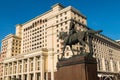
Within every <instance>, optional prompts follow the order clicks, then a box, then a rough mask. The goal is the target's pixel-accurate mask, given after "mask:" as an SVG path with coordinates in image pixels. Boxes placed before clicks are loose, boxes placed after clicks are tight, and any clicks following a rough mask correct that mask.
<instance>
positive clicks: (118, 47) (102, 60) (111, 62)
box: [0, 4, 120, 80]
mask: <svg viewBox="0 0 120 80" xmlns="http://www.w3.org/2000/svg"><path fill="white" fill-rule="evenodd" d="M71 21H73V22H75V24H76V25H75V28H76V30H87V29H89V28H88V27H87V20H86V17H85V16H84V15H83V14H81V13H80V12H79V11H78V10H77V9H75V8H73V7H72V6H68V7H64V6H62V5H61V4H55V5H54V6H52V9H51V10H49V11H47V12H45V13H43V14H41V15H40V16H37V17H35V18H33V19H32V20H30V21H27V22H26V23H23V24H18V25H16V34H15V35H16V36H17V37H19V39H20V42H21V45H20V46H19V47H21V48H20V51H19V50H17V51H16V52H17V53H18V54H17V53H15V54H13V53H6V55H7V57H6V58H5V59H4V60H3V63H2V64H3V72H2V73H3V75H2V76H0V77H1V78H0V79H1V80H12V79H13V78H17V79H21V80H54V75H55V73H54V72H56V71H57V68H56V64H57V62H58V60H57V58H58V55H60V54H61V53H62V48H63V45H62V41H61V40H60V39H59V33H60V32H61V31H64V32H68V31H69V24H70V22H71ZM75 47H76V48H77V49H78V48H80V46H75ZM92 47H93V51H94V55H93V56H94V57H96V59H97V62H98V65H97V67H98V68H97V69H98V77H100V79H101V80H104V79H105V78H106V77H108V78H109V79H112V80H114V79H115V75H117V74H118V73H119V71H120V44H119V43H117V42H116V41H114V40H111V39H109V38H107V37H106V36H104V35H101V34H96V35H93V36H92ZM17 49H18V48H17ZM65 53H66V54H65V57H66V58H67V57H70V56H72V54H71V50H70V49H69V46H68V47H67V49H66V51H65ZM11 54H13V56H11ZM49 73H50V76H51V77H50V78H49Z"/></svg>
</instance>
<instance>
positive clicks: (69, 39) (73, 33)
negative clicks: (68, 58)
mask: <svg viewBox="0 0 120 80" xmlns="http://www.w3.org/2000/svg"><path fill="white" fill-rule="evenodd" d="M100 32H102V30H98V31H94V30H86V31H85V30H84V31H82V30H76V29H75V23H74V22H73V21H71V22H70V26H69V34H67V32H60V34H59V38H60V39H61V40H63V45H64V47H63V53H62V57H61V59H63V56H64V54H65V53H64V52H65V48H66V46H70V49H71V51H72V53H73V56H74V55H75V54H74V51H73V49H72V45H75V44H77V43H79V44H80V45H81V46H82V49H85V46H86V45H88V46H89V47H90V41H89V40H88V41H87V38H88V37H89V36H90V35H94V34H97V33H100ZM90 49H91V48H90ZM90 51H91V50H90Z"/></svg>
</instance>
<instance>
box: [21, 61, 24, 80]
mask: <svg viewBox="0 0 120 80" xmlns="http://www.w3.org/2000/svg"><path fill="white" fill-rule="evenodd" d="M23 68H24V60H22V72H21V73H22V75H21V79H22V80H24V74H23Z"/></svg>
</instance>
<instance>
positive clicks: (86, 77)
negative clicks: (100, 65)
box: [56, 56, 97, 80]
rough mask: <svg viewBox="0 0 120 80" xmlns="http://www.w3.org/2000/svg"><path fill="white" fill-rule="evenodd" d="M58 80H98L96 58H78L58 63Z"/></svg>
mask: <svg viewBox="0 0 120 80" xmlns="http://www.w3.org/2000/svg"><path fill="white" fill-rule="evenodd" d="M57 69H58V71H57V79H56V80H97V63H96V59H95V58H89V57H85V56H76V57H72V58H69V59H66V60H63V61H59V62H58V63H57Z"/></svg>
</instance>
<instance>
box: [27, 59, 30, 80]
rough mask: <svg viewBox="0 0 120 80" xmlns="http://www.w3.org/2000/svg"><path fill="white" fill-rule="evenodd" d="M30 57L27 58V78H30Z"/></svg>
mask: <svg viewBox="0 0 120 80" xmlns="http://www.w3.org/2000/svg"><path fill="white" fill-rule="evenodd" d="M29 63H30V61H29V58H28V59H27V80H30V74H29V66H30V64H29Z"/></svg>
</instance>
